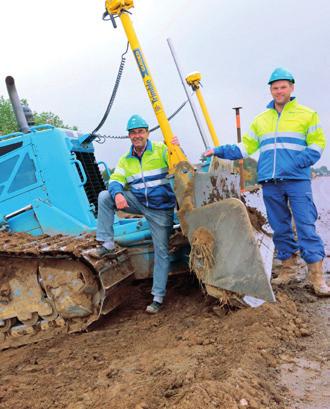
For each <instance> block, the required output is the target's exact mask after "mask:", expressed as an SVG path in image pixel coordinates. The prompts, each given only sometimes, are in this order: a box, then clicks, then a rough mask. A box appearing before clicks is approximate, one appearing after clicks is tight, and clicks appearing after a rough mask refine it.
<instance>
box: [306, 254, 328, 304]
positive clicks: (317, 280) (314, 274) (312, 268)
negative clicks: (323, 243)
mask: <svg viewBox="0 0 330 409" xmlns="http://www.w3.org/2000/svg"><path fill="white" fill-rule="evenodd" d="M307 266H308V280H309V282H310V283H311V284H312V286H313V289H314V292H315V294H316V295H318V296H320V297H330V287H329V286H328V285H327V283H326V281H325V277H324V274H323V261H322V260H321V261H317V262H316V263H311V264H307Z"/></svg>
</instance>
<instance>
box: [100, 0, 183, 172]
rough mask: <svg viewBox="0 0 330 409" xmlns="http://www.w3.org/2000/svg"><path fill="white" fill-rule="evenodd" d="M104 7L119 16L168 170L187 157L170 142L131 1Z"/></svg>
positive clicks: (162, 108)
mask: <svg viewBox="0 0 330 409" xmlns="http://www.w3.org/2000/svg"><path fill="white" fill-rule="evenodd" d="M126 6H127V7H126ZM106 7H107V10H108V12H109V13H111V14H117V15H118V16H119V17H120V20H121V22H122V24H123V27H124V30H125V33H126V36H127V39H128V42H129V44H130V47H131V49H132V51H133V54H134V57H135V59H136V62H137V65H138V68H139V70H140V73H141V76H142V80H143V83H144V86H145V88H146V91H147V93H148V97H149V99H150V102H151V105H152V108H153V110H154V112H155V114H156V118H157V121H158V123H159V126H160V129H161V131H162V134H163V137H164V141H165V143H166V145H167V147H168V153H169V155H168V156H169V167H170V170H172V169H173V168H174V167H175V166H176V165H177V164H178V163H179V162H181V161H187V157H186V156H185V154H184V153H183V152H182V150H181V148H180V147H178V146H176V145H173V144H172V139H173V136H174V135H173V132H172V129H171V126H170V123H169V121H168V119H167V116H166V114H165V111H164V107H163V104H162V102H161V100H160V97H159V94H158V91H157V89H156V86H155V84H154V81H153V79H152V76H151V73H150V70H149V68H148V66H147V62H146V60H145V58H144V55H143V52H142V49H141V45H140V43H139V40H138V38H137V36H136V33H135V30H134V27H133V24H132V21H131V18H130V16H129V14H128V13H127V12H126V10H127V9H128V8H130V7H133V1H127V0H126V1H125V0H124V1H118V0H116V1H113V0H112V1H111V0H107V2H106Z"/></svg>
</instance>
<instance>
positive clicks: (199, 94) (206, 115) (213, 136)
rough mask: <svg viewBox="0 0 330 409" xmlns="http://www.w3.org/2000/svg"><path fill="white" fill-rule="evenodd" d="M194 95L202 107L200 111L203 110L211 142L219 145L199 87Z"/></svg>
mask: <svg viewBox="0 0 330 409" xmlns="http://www.w3.org/2000/svg"><path fill="white" fill-rule="evenodd" d="M196 96H197V99H198V102H199V105H200V107H201V109H202V112H203V115H204V118H205V121H206V124H207V127H208V129H209V131H210V135H211V138H212V141H213V144H214V146H219V145H220V142H219V139H218V136H217V133H216V132H215V128H214V126H213V122H212V120H211V117H210V114H209V111H208V109H207V107H206V104H205V100H204V97H203V95H202V91H201V89H200V87H199V88H197V89H196Z"/></svg>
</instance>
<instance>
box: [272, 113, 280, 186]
mask: <svg viewBox="0 0 330 409" xmlns="http://www.w3.org/2000/svg"><path fill="white" fill-rule="evenodd" d="M276 113H277V120H276V127H275V138H274V159H273V160H274V163H273V174H272V179H275V172H276V139H277V134H278V124H279V122H280V118H281V113H280V114H279V113H278V112H277V111H276Z"/></svg>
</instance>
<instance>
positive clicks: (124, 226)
mask: <svg viewBox="0 0 330 409" xmlns="http://www.w3.org/2000/svg"><path fill="white" fill-rule="evenodd" d="M81 140H86V138H83V135H81V134H80V133H78V132H76V131H72V130H68V129H60V128H55V127H53V126H51V125H40V126H36V127H31V132H29V133H21V132H16V133H13V134H9V135H4V136H1V137H0V220H1V219H2V221H3V222H4V223H6V224H7V225H8V226H9V230H10V231H16V232H27V233H29V234H32V235H40V234H44V233H45V234H50V235H54V234H59V233H61V234H69V235H79V234H81V233H84V232H92V231H95V230H96V223H97V219H96V216H97V197H98V194H99V192H100V191H102V190H104V189H106V186H105V183H104V181H103V178H102V175H101V172H100V170H99V167H98V164H97V163H96V160H95V156H94V147H93V144H92V142H91V141H90V142H83V143H82V142H81ZM114 228H115V236H116V240H117V241H118V242H119V243H120V244H122V245H132V244H134V243H136V242H139V241H141V240H148V239H150V230H149V227H148V223H147V221H146V220H145V219H144V218H132V219H119V218H116V222H115V226H114Z"/></svg>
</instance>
